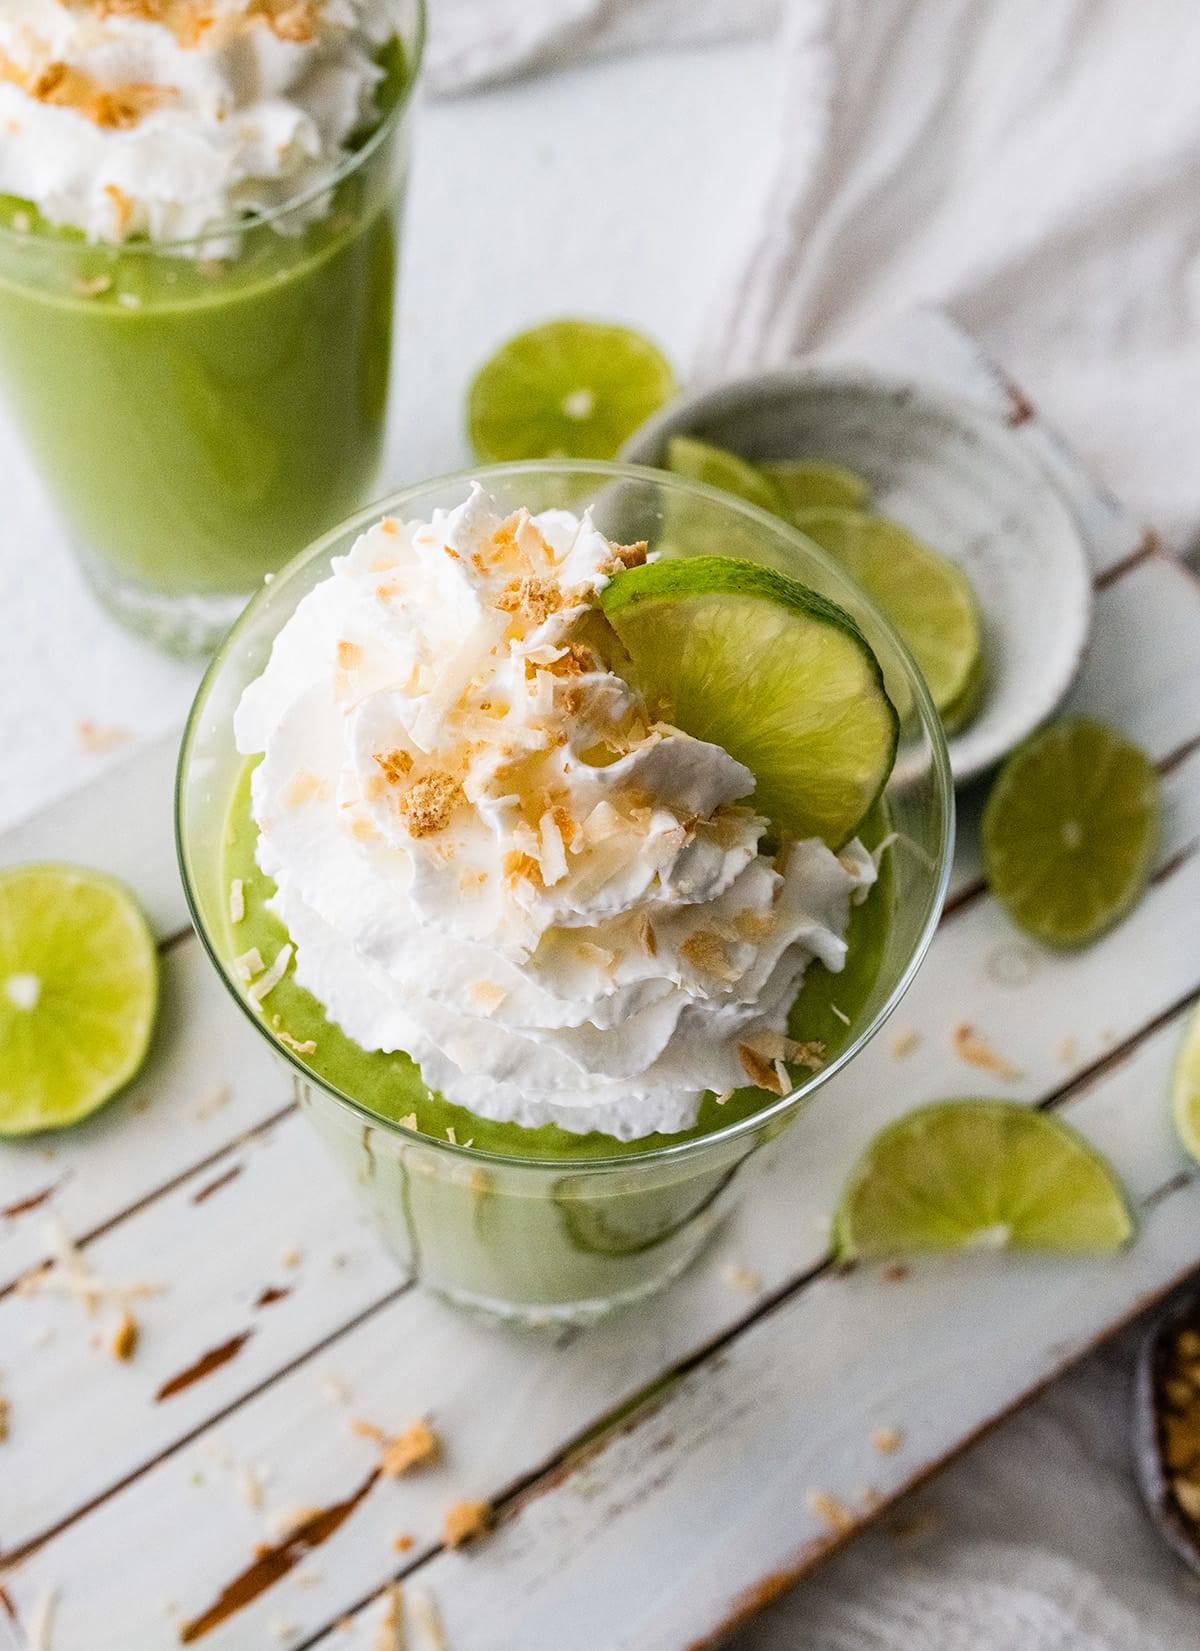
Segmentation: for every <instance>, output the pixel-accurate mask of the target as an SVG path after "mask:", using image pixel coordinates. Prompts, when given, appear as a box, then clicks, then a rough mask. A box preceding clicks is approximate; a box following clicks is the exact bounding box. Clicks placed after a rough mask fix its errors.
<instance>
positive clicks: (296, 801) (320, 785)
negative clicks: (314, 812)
mask: <svg viewBox="0 0 1200 1651" xmlns="http://www.w3.org/2000/svg"><path fill="white" fill-rule="evenodd" d="M328 795H329V786H328V784H327V783H326V782H325V781H324V780H322V779H319V778H318V777H317V775H316V774H313V773H311V772H310V770H308V769H307V768H301V769H300V770H299V771H298V772H297V773H295V774H293V775H292V777H291V779H290V780H289V781H288V783H287V785H286V786H285V787H284V792H283V803H284V807H285V808H303V806H304V804H305V803H311V802H323V801H324V800H325V798H326V797H327V796H328Z"/></svg>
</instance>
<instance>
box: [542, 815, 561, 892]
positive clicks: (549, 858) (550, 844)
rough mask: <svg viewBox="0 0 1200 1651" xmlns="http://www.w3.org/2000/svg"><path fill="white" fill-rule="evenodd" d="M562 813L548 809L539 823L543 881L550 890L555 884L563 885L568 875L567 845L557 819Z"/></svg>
mask: <svg viewBox="0 0 1200 1651" xmlns="http://www.w3.org/2000/svg"><path fill="white" fill-rule="evenodd" d="M561 812H563V811H562V810H560V809H554V808H548V809H547V810H546V811H545V813H544V814H543V815H542V817H541V820H540V821H539V823H538V835H539V837H540V839H541V856H540V861H541V868H542V881H543V883H544V884H545V885H546V887H547V888H548V889H549V888H553V887H554V885H555V883H561V882H562V880H563V878H564V877H565V876H566V875H567V845H566V843H565V842H564V841H563V834H562V831H561V830H560V828H559V824H558V818H557V816H558V814H559V813H561Z"/></svg>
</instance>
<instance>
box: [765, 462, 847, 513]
mask: <svg viewBox="0 0 1200 1651" xmlns="http://www.w3.org/2000/svg"><path fill="white" fill-rule="evenodd" d="M760 468H761V469H762V470H763V471H764V472H765V473H766V475H768V476H769V477H770V478H771V480H772V481H773V482H774V483H775V485H776V487H777V488H778V489H779V490H780V492H781V493H782V494H783V496H784V498H785V499H786V500H787V502H788V504H789V505H790V506H791V508H792V509H793V510H824V509H830V508H832V509H834V510H839V509H840V510H862V509H863V508H864V507H865V505H866V503H867V498H868V495H869V494H870V491H871V489H870V486H869V484H868V482H867V479H866V477H865V476H860V475H859V473H858V471H857V470H847V469H846V467H845V465H842V464H828V463H826V461H825V460H824V459H772V460H769V461H767V462H766V463H764V464H762V465H761V466H760Z"/></svg>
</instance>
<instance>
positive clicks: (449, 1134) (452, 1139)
mask: <svg viewBox="0 0 1200 1651" xmlns="http://www.w3.org/2000/svg"><path fill="white" fill-rule="evenodd" d="M446 1139H447V1140H448V1141H449V1143H450V1145H451V1146H452V1147H456V1146H457V1145H458V1136H457V1135H456V1134H455V1131H454V1125H453V1124H447V1125H446Z"/></svg>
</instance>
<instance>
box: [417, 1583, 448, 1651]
mask: <svg viewBox="0 0 1200 1651" xmlns="http://www.w3.org/2000/svg"><path fill="white" fill-rule="evenodd" d="M408 1614H409V1616H410V1618H411V1619H412V1621H413V1623H414V1624H415V1626H416V1627H417V1628H418V1629H419V1630H420V1634H421V1651H450V1646H449V1644H448V1642H447V1639H446V1630H445V1629H444V1628H443V1627H442V1617H441V1612H440V1611H439V1610H438V1608H437V1602H436V1601H435V1599H434V1597H433V1595H432V1594H431V1593H430V1592H429V1591H428V1590H427V1589H425V1588H410V1589H409V1590H408Z"/></svg>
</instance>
